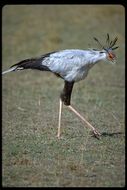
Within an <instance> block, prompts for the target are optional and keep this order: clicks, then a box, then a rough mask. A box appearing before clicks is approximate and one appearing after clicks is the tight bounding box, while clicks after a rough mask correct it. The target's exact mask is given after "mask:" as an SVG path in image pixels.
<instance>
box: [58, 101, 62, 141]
mask: <svg viewBox="0 0 127 190" xmlns="http://www.w3.org/2000/svg"><path fill="white" fill-rule="evenodd" d="M62 107H63V102H62V100H61V99H60V104H59V120H58V133H57V137H58V138H60V127H61V115H62Z"/></svg>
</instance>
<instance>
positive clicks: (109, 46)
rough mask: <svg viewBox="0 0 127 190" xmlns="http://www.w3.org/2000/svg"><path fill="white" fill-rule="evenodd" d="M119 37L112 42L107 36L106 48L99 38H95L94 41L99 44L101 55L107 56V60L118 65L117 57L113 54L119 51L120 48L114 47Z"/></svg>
mask: <svg viewBox="0 0 127 190" xmlns="http://www.w3.org/2000/svg"><path fill="white" fill-rule="evenodd" d="M117 39H118V38H117V37H116V38H115V39H114V40H111V41H110V38H109V34H107V39H106V46H103V45H102V44H101V43H100V42H99V40H98V39H97V38H95V37H94V40H95V41H96V42H97V43H98V44H99V46H100V48H101V51H100V54H102V55H103V54H104V55H106V56H105V58H106V60H108V61H109V62H111V63H116V55H115V53H114V52H113V50H115V49H117V48H118V46H116V47H114V45H115V44H116V41H117Z"/></svg>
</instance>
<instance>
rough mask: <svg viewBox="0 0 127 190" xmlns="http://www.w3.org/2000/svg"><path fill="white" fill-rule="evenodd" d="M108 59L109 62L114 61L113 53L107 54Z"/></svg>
mask: <svg viewBox="0 0 127 190" xmlns="http://www.w3.org/2000/svg"><path fill="white" fill-rule="evenodd" d="M108 59H109V60H110V61H113V60H114V59H116V55H115V54H114V53H113V52H108Z"/></svg>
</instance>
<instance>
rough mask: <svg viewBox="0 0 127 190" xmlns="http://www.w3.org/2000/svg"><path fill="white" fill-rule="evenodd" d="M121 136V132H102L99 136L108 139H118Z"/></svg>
mask: <svg viewBox="0 0 127 190" xmlns="http://www.w3.org/2000/svg"><path fill="white" fill-rule="evenodd" d="M122 134H124V133H123V132H113V133H108V132H102V133H101V136H103V137H106V136H109V137H118V136H119V135H122Z"/></svg>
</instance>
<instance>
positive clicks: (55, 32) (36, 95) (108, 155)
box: [2, 5, 125, 187]
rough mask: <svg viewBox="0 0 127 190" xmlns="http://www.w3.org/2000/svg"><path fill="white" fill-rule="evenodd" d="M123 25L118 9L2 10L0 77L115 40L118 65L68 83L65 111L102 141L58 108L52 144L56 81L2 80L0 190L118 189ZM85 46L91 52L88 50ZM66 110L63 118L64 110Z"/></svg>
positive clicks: (24, 74)
mask: <svg viewBox="0 0 127 190" xmlns="http://www.w3.org/2000/svg"><path fill="white" fill-rule="evenodd" d="M124 23H125V21H124V7H122V6H120V5H73V6H72V5H50V6H49V5H38V6H37V5H29V6H28V5H24V6H23V5H20V6H18V5H7V6H5V7H4V8H3V12H2V40H3V41H2V42H3V49H2V56H3V63H2V67H3V70H6V69H7V68H8V67H10V66H11V65H12V64H15V63H16V62H18V61H20V60H22V59H25V58H28V57H34V56H39V55H41V54H44V53H47V52H50V51H54V50H58V49H69V48H79V49H86V48H88V47H90V46H91V47H95V48H96V44H95V42H93V36H96V37H97V38H99V39H100V40H101V41H102V42H103V43H104V40H105V35H106V33H107V32H109V34H110V35H111V37H112V38H114V37H115V36H118V39H119V40H118V45H119V47H120V48H119V49H118V50H117V51H116V54H117V56H118V60H117V64H116V65H110V64H106V63H103V62H100V63H99V64H97V65H96V66H95V67H93V68H92V69H91V71H90V72H89V75H88V77H87V78H86V79H85V81H82V82H79V83H77V84H75V86H74V89H73V94H72V104H74V105H76V106H77V109H78V110H79V111H80V112H81V113H82V114H84V115H85V116H86V118H87V119H88V120H89V121H90V122H91V123H92V124H93V125H94V126H95V127H96V128H97V129H98V130H99V131H100V132H101V133H102V137H101V140H97V139H95V138H93V137H91V136H90V133H89V131H88V129H87V128H85V126H84V125H83V124H82V123H81V122H80V121H79V120H78V118H76V117H74V115H73V114H72V113H71V112H69V111H68V110H67V109H66V107H65V108H64V112H63V117H62V139H61V140H58V139H57V138H56V134H57V122H58V100H59V94H60V91H61V90H62V88H63V81H62V80H61V79H59V78H56V77H55V76H54V75H53V74H50V73H46V72H43V73H42V72H39V71H31V70H29V71H21V72H19V73H10V74H8V75H5V76H4V77H3V79H2V124H3V125H2V126H3V127H2V169H3V172H2V177H3V178H2V185H3V186H4V187H53V186H56V187H70V186H72V187H123V186H125V131H124V119H125V112H124V109H125V108H124V105H125V96H124V94H125V72H124V71H125V59H124V57H125V51H124V46H125V44H124V41H125V33H124V31H125V30H124V29H125V24H124ZM89 44H90V45H89ZM65 110H67V111H65Z"/></svg>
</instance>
